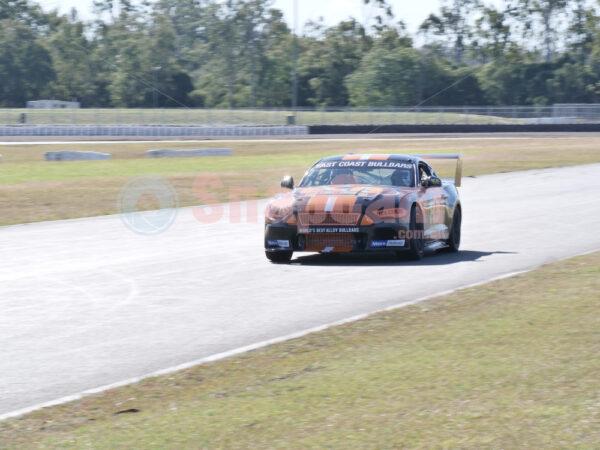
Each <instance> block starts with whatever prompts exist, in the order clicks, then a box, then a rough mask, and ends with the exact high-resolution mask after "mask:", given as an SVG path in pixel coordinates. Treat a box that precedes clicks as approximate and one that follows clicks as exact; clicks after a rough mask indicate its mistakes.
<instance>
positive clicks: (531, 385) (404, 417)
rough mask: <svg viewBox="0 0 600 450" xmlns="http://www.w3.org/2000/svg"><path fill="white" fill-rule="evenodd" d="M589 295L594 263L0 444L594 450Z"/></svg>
mask: <svg viewBox="0 0 600 450" xmlns="http://www.w3.org/2000/svg"><path fill="white" fill-rule="evenodd" d="M599 290H600V253H595V254H591V255H587V256H581V257H577V258H573V259H570V260H567V261H563V262H559V263H555V264H552V265H548V266H545V267H542V268H540V269H538V270H535V271H533V272H530V273H527V274H522V275H519V276H516V277H512V278H510V279H504V280H499V281H495V282H492V283H489V284H486V285H483V286H479V287H473V288H469V289H464V290H461V291H457V292H455V293H453V294H450V295H446V296H443V297H439V298H436V299H433V300H430V301H426V302H422V303H420V304H418V305H415V306H410V307H406V308H402V309H398V310H395V311H391V312H386V313H379V314H375V315H372V316H370V317H368V318H366V319H364V320H360V321H358V322H354V323H351V324H347V325H344V326H339V327H335V328H332V329H329V330H326V331H323V332H319V333H314V334H311V335H308V336H306V337H303V338H300V339H295V340H292V341H288V342H285V343H281V344H277V345H273V346H270V347H267V348H264V349H261V350H257V351H254V352H251V353H248V354H245V355H241V356H237V357H234V358H231V359H228V360H224V361H220V362H215V363H211V364H206V365H202V366H198V367H195V368H192V369H189V370H185V371H182V372H179V373H175V374H172V375H168V376H162V377H157V378H153V379H148V380H145V381H143V382H141V383H139V384H136V385H132V386H127V387H123V388H118V389H114V390H111V391H108V392H106V393H103V394H98V395H95V396H92V397H88V398H85V399H83V400H81V401H77V402H73V403H70V404H66V405H62V406H58V407H53V408H49V409H45V410H41V411H38V412H35V413H32V414H29V415H28V416H25V417H23V418H20V419H12V420H8V421H5V422H2V423H0V442H1V443H2V444H3V445H2V447H4V448H55V447H60V448H82V447H88V446H89V447H93V448H202V447H207V448H289V447H296V448H305V447H326V448H344V449H348V448H361V449H362V448H401V447H410V448H452V447H461V448H486V447H493V448H515V447H531V448H565V447H581V448H594V447H596V446H597V443H598V442H600V428H599V426H598V425H599V424H600V379H599V377H598V367H600V311H599V310H598V292H599ZM120 411H130V412H129V413H121V414H119V412H120ZM136 411H137V412H136Z"/></svg>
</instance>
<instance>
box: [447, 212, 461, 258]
mask: <svg viewBox="0 0 600 450" xmlns="http://www.w3.org/2000/svg"><path fill="white" fill-rule="evenodd" d="M461 224H462V212H461V210H460V208H459V207H457V208H456V209H455V210H454V215H453V216H452V225H451V228H450V235H449V236H448V240H447V241H446V244H447V245H448V251H449V252H457V251H458V248H459V247H460V228H461Z"/></svg>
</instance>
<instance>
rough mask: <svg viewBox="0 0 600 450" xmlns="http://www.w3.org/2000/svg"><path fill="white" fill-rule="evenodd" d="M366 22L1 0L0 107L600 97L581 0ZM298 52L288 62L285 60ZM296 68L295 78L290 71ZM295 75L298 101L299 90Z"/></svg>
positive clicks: (455, 5)
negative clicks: (55, 7)
mask: <svg viewBox="0 0 600 450" xmlns="http://www.w3.org/2000/svg"><path fill="white" fill-rule="evenodd" d="M356 1H357V2H359V1H362V2H364V3H367V4H370V5H371V7H372V8H374V10H375V11H376V14H375V17H374V19H372V20H371V21H370V22H368V23H363V22H361V21H360V20H356V19H348V20H345V21H342V22H340V23H338V24H337V25H335V26H326V25H324V23H323V21H312V22H309V23H307V24H305V25H304V27H303V31H302V32H301V33H298V34H294V32H293V31H292V30H291V29H290V27H289V26H288V25H287V23H286V21H285V20H284V17H283V13H282V12H281V11H280V10H278V9H276V8H274V7H273V5H272V0H221V1H217V0H156V1H153V2H143V3H137V2H133V1H131V0H96V1H95V2H94V19H93V20H91V21H83V20H81V19H80V18H79V16H78V13H77V11H76V10H72V11H71V12H70V13H69V14H66V15H65V14H63V15H61V14H59V13H58V12H56V11H50V12H45V11H43V10H42V9H41V8H40V6H39V5H38V4H36V3H34V2H31V1H30V0H0V105H2V106H5V107H23V106H24V105H25V103H26V101H27V100H35V99H40V98H54V99H61V100H71V99H77V101H80V102H81V104H82V106H84V107H152V106H158V107H181V106H189V107H219V108H223V107H289V106H290V105H292V104H293V102H294V100H296V102H297V105H298V106H346V105H354V106H416V105H423V106H436V105H444V106H451V105H544V104H552V103H590V102H598V101H599V99H600V25H599V23H600V16H599V14H598V10H597V4H596V3H591V2H590V1H588V0H505V3H504V4H503V6H502V7H501V8H498V7H494V6H490V5H489V4H485V3H482V2H481V1H480V0H443V1H442V2H441V6H440V8H439V11H437V12H435V13H432V14H431V15H430V16H429V17H428V18H427V19H426V20H425V21H424V22H423V24H422V25H421V26H420V27H419V30H418V32H417V33H415V34H414V35H411V34H409V33H408V32H407V30H406V27H405V25H404V23H403V22H402V17H401V14H398V12H397V11H394V10H393V8H392V7H391V6H390V2H389V1H387V2H386V0H356ZM294 55H296V56H297V58H295V57H294ZM294 74H296V78H295V76H294ZM294 79H296V80H297V84H296V86H297V87H296V89H295V91H296V92H297V97H296V99H295V98H294V97H295V96H294V92H293V91H294V89H293V88H292V86H293V85H294V82H293V81H294Z"/></svg>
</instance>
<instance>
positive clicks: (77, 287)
mask: <svg viewBox="0 0 600 450" xmlns="http://www.w3.org/2000/svg"><path fill="white" fill-rule="evenodd" d="M461 193H462V198H463V210H464V224H463V227H464V228H463V246H462V248H463V251H462V252H461V253H459V254H457V255H451V254H436V255H431V256H429V257H427V258H426V259H425V260H423V261H422V262H418V263H411V262H396V261H395V260H394V259H393V258H388V257H378V258H373V257H370V258H366V259H365V258H357V257H336V256H335V255H307V256H300V257H299V258H296V259H295V263H294V264H292V265H273V264H270V263H268V262H267V260H266V259H265V257H264V255H263V252H262V224H261V223H260V221H259V222H257V223H249V224H248V223H245V224H231V223H229V221H227V220H222V221H220V222H218V223H214V224H201V223H199V222H198V221H197V220H195V218H194V216H193V214H192V210H191V209H189V208H188V209H182V210H181V211H180V213H179V216H178V218H177V221H176V222H175V224H174V225H173V227H172V228H171V229H170V230H169V231H167V232H165V233H164V234H162V235H160V236H157V237H144V236H139V235H136V234H133V233H132V232H131V231H129V230H128V229H127V228H125V227H124V226H123V224H122V223H121V221H120V219H119V217H117V216H105V217H98V218H89V219H81V220H70V221H61V222H46V223H39V224H32V225H19V226H12V227H4V228H0V248H1V249H2V259H1V260H0V354H1V357H0V417H1V416H2V415H4V417H6V416H7V415H8V413H11V412H14V411H17V410H20V409H23V408H28V407H32V406H34V405H38V404H40V403H43V402H49V401H53V400H55V399H58V398H61V397H65V396H68V395H71V394H75V393H78V392H81V391H84V390H87V389H91V388H96V387H98V386H103V385H107V384H110V383H117V382H120V381H122V380H126V379H130V378H132V377H138V376H143V375H145V374H149V373H152V372H154V371H158V370H161V369H165V368H168V367H172V366H176V365H179V364H183V363H186V362H189V361H194V360H198V359H199V358H203V357H207V356H210V355H214V354H217V353H221V352H226V351H229V350H233V349H236V348H239V347H242V346H246V345H249V344H253V343H257V342H262V341H265V340H269V339H275V338H278V337H281V336H286V335H289V334H291V333H295V332H301V331H303V330H307V329H311V328H313V327H318V326H320V325H324V324H328V323H332V322H335V321H339V320H343V319H345V318H348V317H351V316H355V315H359V314H365V313H369V312H373V311H376V310H380V309H383V308H386V307H390V306H392V305H399V304H403V303H408V302H411V301H415V300H417V299H420V298H423V297H425V296H431V295H434V294H437V293H441V292H443V291H447V290H451V289H455V288H458V287H461V286H465V285H468V284H471V283H476V282H481V281H484V280H488V279H490V278H493V277H499V276H502V275H506V274H509V273H512V272H515V271H522V270H528V269H532V268H534V267H536V266H539V265H541V264H544V263H549V262H551V261H555V260H558V259H561V258H566V257H569V256H572V255H576V254H580V253H584V252H587V251H591V250H596V249H600V234H599V233H598V229H599V228H600V200H599V197H598V195H599V193H600V164H594V165H588V166H579V167H571V168H560V169H547V170H538V171H530V172H519V173H508V174H498V175H490V176H482V177H478V178H476V179H472V178H471V179H469V178H467V179H466V180H464V187H463V188H461Z"/></svg>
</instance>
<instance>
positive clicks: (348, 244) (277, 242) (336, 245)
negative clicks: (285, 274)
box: [264, 223, 410, 253]
mask: <svg viewBox="0 0 600 450" xmlns="http://www.w3.org/2000/svg"><path fill="white" fill-rule="evenodd" d="M408 230H409V225H408V224H388V223H381V224H375V225H371V226H366V227H347V226H340V227H328V226H319V227H300V228H299V227H297V226H295V225H288V224H285V223H277V224H267V225H266V226H265V243H264V244H265V250H266V251H294V252H343V253H346V252H382V251H386V252H389V251H403V250H408V248H409V239H408V238H409V237H410V233H409V232H408Z"/></svg>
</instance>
